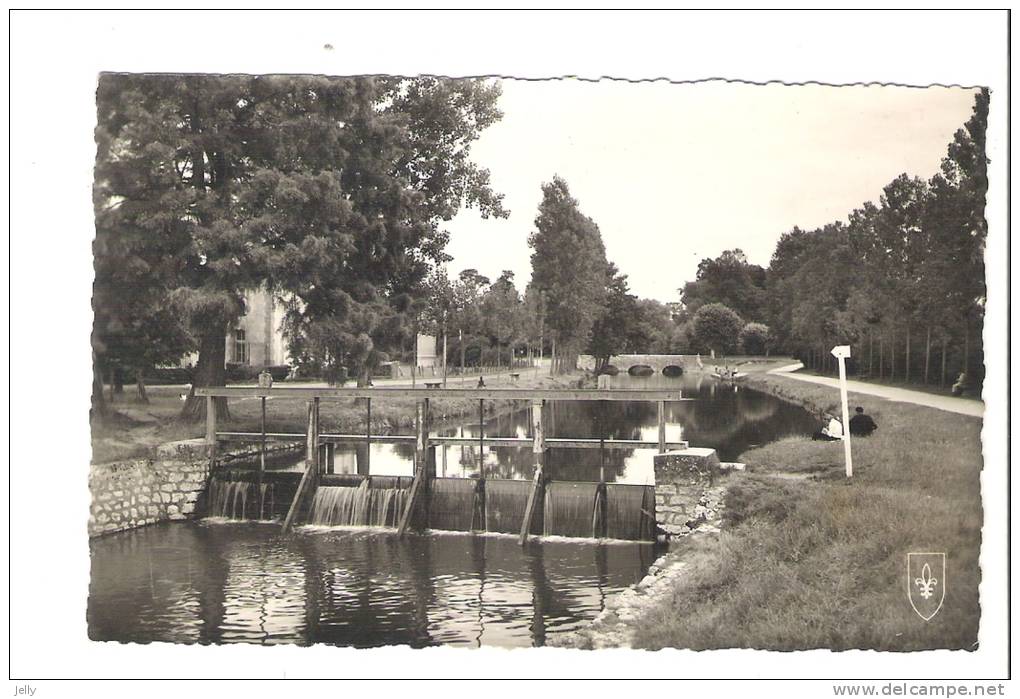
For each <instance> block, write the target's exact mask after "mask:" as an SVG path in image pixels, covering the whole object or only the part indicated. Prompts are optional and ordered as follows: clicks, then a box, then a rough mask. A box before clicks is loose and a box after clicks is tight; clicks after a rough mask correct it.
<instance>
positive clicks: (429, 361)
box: [417, 335, 439, 369]
mask: <svg viewBox="0 0 1020 699" xmlns="http://www.w3.org/2000/svg"><path fill="white" fill-rule="evenodd" d="M417 342H418V366H420V367H422V368H423V369H429V368H432V367H435V366H438V365H439V360H438V358H437V357H436V338H435V337H434V336H432V335H418V340H417Z"/></svg>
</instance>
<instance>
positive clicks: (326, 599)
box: [88, 376, 815, 647]
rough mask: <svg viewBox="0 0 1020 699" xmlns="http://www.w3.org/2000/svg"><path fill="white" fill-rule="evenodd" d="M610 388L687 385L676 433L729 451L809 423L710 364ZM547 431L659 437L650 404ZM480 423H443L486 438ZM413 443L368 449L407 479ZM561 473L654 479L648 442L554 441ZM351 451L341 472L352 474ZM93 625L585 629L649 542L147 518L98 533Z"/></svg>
mask: <svg viewBox="0 0 1020 699" xmlns="http://www.w3.org/2000/svg"><path fill="white" fill-rule="evenodd" d="M615 386H616V387H628V388H644V387H670V388H676V387H680V388H681V389H682V390H683V392H684V395H685V396H687V397H690V398H692V399H693V400H689V401H684V402H678V403H670V404H668V405H667V408H666V418H667V428H666V431H667V435H666V436H667V439H668V440H670V441H674V440H687V441H689V442H690V444H691V445H692V446H710V447H714V448H715V449H717V450H718V452H719V456H720V458H721V459H722V460H723V461H727V460H735V459H736V458H737V456H738V455H739V454H740V453H741V452H743V451H745V450H746V449H747V448H749V447H751V446H753V445H756V444H763V443H766V442H770V441H773V440H775V439H779V438H781V437H784V436H788V435H798V434H800V435H803V434H810V433H811V432H812V430H813V429H814V428H815V424H814V419H813V418H812V417H811V416H810V415H809V414H807V413H806V412H805V411H803V410H801V409H799V408H796V407H795V406H792V405H789V404H787V403H784V402H782V401H779V400H777V399H775V398H773V397H771V396H767V395H765V394H761V393H758V392H755V391H751V390H747V389H744V388H741V387H740V386H739V385H738V386H734V385H730V384H724V383H719V382H717V381H715V380H714V379H711V378H708V377H700V376H684V377H681V378H678V379H664V378H661V377H653V378H649V379H634V378H631V377H616V384H615ZM528 424H529V416H528V409H523V410H518V411H515V412H512V413H506V414H502V415H500V416H498V417H495V418H492V419H490V420H487V421H486V422H485V424H484V431H485V435H486V436H491V437H495V436H522V437H523V436H527V430H528ZM546 429H547V432H548V436H551V437H596V438H597V437H598V436H600V435H602V436H604V437H606V438H607V439H608V438H619V439H645V440H655V439H656V436H657V435H656V430H657V427H656V407H655V404H654V403H622V402H606V403H604V404H598V403H562V404H557V403H552V404H551V405H549V407H548V410H547V413H546ZM478 430H479V424H478V421H477V420H476V421H474V422H473V423H470V422H469V423H467V424H463V425H454V426H450V425H447V426H442V427H440V428H439V430H438V431H439V433H441V434H457V435H461V434H463V435H464V436H470V437H476V436H477V435H478ZM412 457H413V449H412V448H411V447H405V446H403V445H382V444H378V445H373V447H372V454H371V458H370V470H371V473H372V474H373V475H411V472H412V465H411V463H412ZM436 460H437V471H438V474H437V475H440V476H446V477H458V476H459V477H472V476H474V477H477V476H478V475H479V474H484V476H485V477H487V478H515V479H523V478H530V476H531V474H532V468H533V467H532V463H531V453H530V450H529V449H527V448H509V447H508V448H490V447H485V448H484V450H483V452H482V454H481V458H479V449H478V447H459V446H458V447H448V448H446V451H445V454H443V453H441V454H437V459H436ZM547 463H548V467H547V468H548V472H549V475H550V477H551V478H553V479H554V480H570V481H597V480H599V477H600V475H601V476H603V478H604V480H606V481H607V482H617V483H628V484H649V485H650V484H652V483H653V470H652V457H651V452H650V451H649V450H608V449H607V450H606V451H605V452H604V453H601V454H600V451H599V450H598V449H569V450H568V449H562V450H560V449H556V450H550V451H549V453H548V455H547ZM357 464H358V459H357V455H356V451H355V448H354V447H350V448H347V449H344V450H342V449H338V450H337V454H336V456H335V462H334V464H333V469H334V472H336V473H344V472H355V471H356V469H357ZM91 548H92V579H91V585H90V590H89V605H88V626H89V635H90V637H91V638H93V639H96V640H115V641H125V642H131V641H134V642H149V641H170V642H182V643H229V642H248V643H262V644H271V643H297V644H311V643H327V644H335V645H344V646H358V647H371V646H382V645H389V644H407V645H411V646H414V647H421V646H428V645H440V644H443V645H463V646H478V645H493V646H502V647H513V646H532V645H544V644H545V643H546V641H547V639H548V638H550V637H552V636H555V635H556V634H560V633H564V632H568V631H571V630H574V629H576V628H579V627H580V626H582V625H584V624H586V623H588V621H590V620H591V619H592V618H594V617H595V616H596V615H597V614H598V613H599V611H600V610H601V609H602V608H603V606H604V603H605V599H606V597H607V596H609V595H612V594H613V593H615V592H619V591H620V590H622V589H624V588H626V587H627V586H629V585H631V584H633V583H635V582H637V581H638V580H640V579H641V578H642V577H643V576H644V574H645V572H646V571H647V569H648V566H649V565H650V564H651V563H652V561H653V560H654V558H655V555H656V552H655V551H654V546H653V545H652V544H650V543H640V542H622V541H620V542H617V541H614V542H604V541H595V540H584V539H559V538H556V537H552V538H545V539H541V540H538V541H534V542H531V543H529V544H528V545H527V546H526V547H523V548H522V547H521V546H519V545H518V543H517V541H516V538H515V537H512V536H506V535H500V534H477V533H476V534H470V533H433V534H414V535H410V536H408V537H405V538H397V537H396V536H394V535H393V532H392V530H389V529H384V528H370V529H353V528H335V527H334V528H323V527H299V528H298V529H297V530H296V531H295V532H294V533H293V534H292V535H289V536H286V537H284V536H281V535H280V533H279V526H278V525H276V524H271V523H270V524H267V523H252V522H237V521H235V522H220V521H213V520H204V521H199V522H187V523H174V524H164V525H158V526H151V527H146V528H143V529H139V530H135V531H132V532H123V533H119V534H113V535H110V536H105V537H101V538H99V539H95V540H93V541H92V542H91Z"/></svg>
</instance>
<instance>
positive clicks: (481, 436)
mask: <svg viewBox="0 0 1020 699" xmlns="http://www.w3.org/2000/svg"><path fill="white" fill-rule="evenodd" d="M478 477H479V478H485V400H484V399H482V398H479V399H478Z"/></svg>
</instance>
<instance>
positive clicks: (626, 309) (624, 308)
mask: <svg viewBox="0 0 1020 699" xmlns="http://www.w3.org/2000/svg"><path fill="white" fill-rule="evenodd" d="M605 289H606V291H605V301H604V308H603V312H602V313H601V314H600V315H599V316H598V318H597V319H596V320H595V323H594V324H593V325H592V332H591V339H590V340H589V341H588V346H587V348H586V350H585V351H586V352H587V353H588V354H590V355H592V356H593V357H595V371H596V372H599V371H601V370H602V369H603V367H605V366H606V365H607V364H608V363H609V359H610V357H612V356H613V355H614V354H621V353H623V352H624V351H626V350H627V349H629V348H630V346H631V340H632V339H633V334H634V330H635V328H634V323H635V322H636V321H637V309H638V305H637V297H636V296H634V295H633V294H631V293H629V291H630V286H629V284H628V283H627V275H626V274H621V273H620V270H619V269H617V267H616V265H615V264H613V263H612V262H610V263H609V264H608V265H607V266H606V286H605Z"/></svg>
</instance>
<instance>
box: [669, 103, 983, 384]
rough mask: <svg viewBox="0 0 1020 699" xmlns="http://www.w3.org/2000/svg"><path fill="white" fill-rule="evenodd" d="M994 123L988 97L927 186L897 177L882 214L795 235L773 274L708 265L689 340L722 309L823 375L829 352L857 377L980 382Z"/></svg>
mask: <svg viewBox="0 0 1020 699" xmlns="http://www.w3.org/2000/svg"><path fill="white" fill-rule="evenodd" d="M987 118H988V93H987V92H986V91H982V92H980V93H978V94H977V96H976V99H975V104H974V111H973V114H972V116H971V118H970V119H969V120H968V121H967V123H966V124H965V125H964V126H963V128H961V129H960V130H959V131H957V132H956V134H955V136H954V138H953V141H952V143H950V144H949V147H948V149H947V152H946V155H945V157H944V158H943V160H942V164H941V167H940V169H939V172H938V173H936V174H935V175H934V176H933V177H932V178H931V179H929V180H927V181H925V180H922V179H919V178H917V177H911V176H908V175H906V174H904V175H900V176H899V177H897V178H896V179H894V180H893V181H892V182H890V183H889V184H888V185H887V186H886V187H885V188H884V189H883V192H882V196H881V197H880V199H879V201H878V203H877V204H875V203H872V202H867V203H865V204H863V205H862V206H861V207H860V208H858V209H856V210H855V211H853V212H851V213H850V214H849V216H848V220H847V221H846V222H841V221H840V222H833V223H830V224H828V225H825V226H822V227H821V228H818V229H815V230H809V231H808V230H802V229H800V228H797V227H794V228H793V229H792V230H790V231H789V232H787V233H784V234H783V235H782V237H781V238H780V240H779V242H778V244H777V245H776V249H775V252H774V253H773V255H772V259H771V261H770V264H769V267H768V269H765V270H763V269H762V268H760V267H758V266H756V265H751V264H749V263H748V262H747V260H746V258H745V257H744V255H743V253H741V252H740V251H739V250H730V251H726V252H724V253H723V254H722V255H721V256H719V257H718V258H716V259H715V260H703V261H702V262H701V264H700V265H699V268H698V277H697V280H696V281H694V282H690V283H688V284H686V285H685V286H684V288H683V304H684V309H683V311H682V312H681V313H680V314H678V316H677V319H678V320H679V321H680V322H681V323H682V324H685V329H684V335H685V336H686V337H687V338H690V339H691V340H694V341H695V342H697V341H698V340H699V337H698V333H697V332H696V329H695V328H693V327H692V326H691V323H692V322H693V318H694V317H696V316H695V314H696V313H697V312H698V311H699V309H701V308H703V307H704V306H706V305H708V304H713V303H719V304H723V305H725V306H727V307H728V308H730V309H732V310H733V311H735V312H736V313H737V314H739V315H740V317H741V318H743V319H744V320H745V321H748V322H752V323H762V324H766V325H767V326H768V328H769V331H770V332H769V335H768V337H769V338H770V339H769V341H770V342H771V344H772V346H773V347H774V348H775V349H777V350H782V351H786V352H790V353H792V354H795V355H796V356H798V357H800V358H802V359H803V360H804V361H805V362H807V363H808V364H809V365H811V366H813V367H815V368H818V369H822V370H825V369H831V368H833V366H834V364H833V360H832V358H831V356H830V355H829V349H830V348H831V347H833V346H834V345H837V344H849V345H851V347H852V349H851V351H852V353H853V355H852V360H851V370H853V371H856V372H858V373H865V374H871V375H875V376H878V377H881V378H894V379H895V378H903V379H906V380H923V381H924V382H929V381H931V380H934V379H935V378H936V377H938V378H939V381H940V382H945V381H947V380H950V379H953V378H955V377H956V374H957V373H959V372H967V373H968V374H969V375H970V376H971V377H972V378H973V379H974V380H975V381H976V380H977V378H979V377H980V374H981V372H982V369H981V367H982V357H981V332H982V327H983V319H984V306H985V285H984V279H985V270H984V247H985V238H986V235H987V223H986V221H985V218H984V206H985V193H986V191H987V186H988V182H987V169H986V168H987V159H986V157H985V128H986V124H987ZM745 337H747V336H746V334H745ZM734 340H736V336H735V337H734ZM754 344H755V346H758V345H759V344H760V343H758V342H757V341H754ZM745 351H746V348H745Z"/></svg>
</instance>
